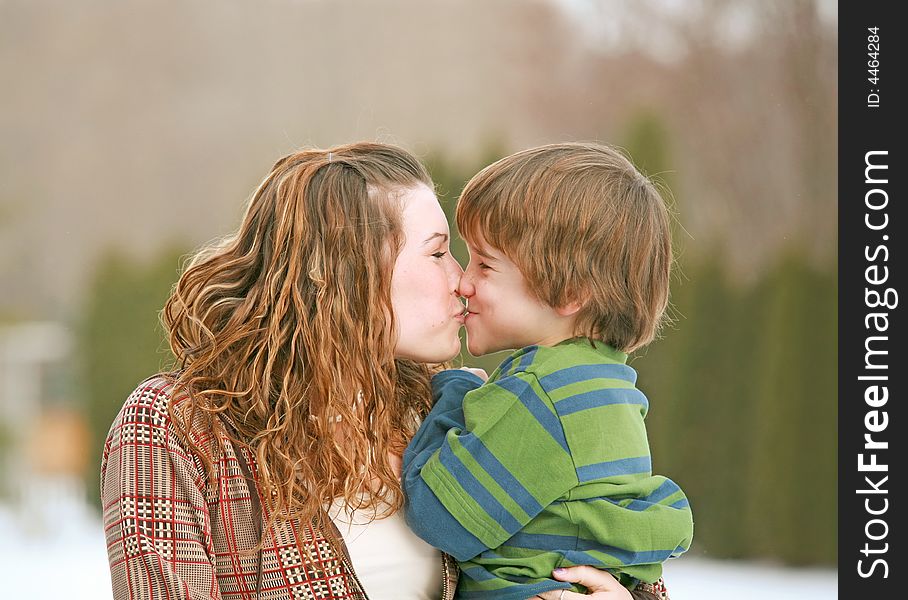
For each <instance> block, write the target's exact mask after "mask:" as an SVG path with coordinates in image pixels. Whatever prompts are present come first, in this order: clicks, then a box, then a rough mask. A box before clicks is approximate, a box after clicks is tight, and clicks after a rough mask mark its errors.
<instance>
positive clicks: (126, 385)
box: [77, 251, 181, 504]
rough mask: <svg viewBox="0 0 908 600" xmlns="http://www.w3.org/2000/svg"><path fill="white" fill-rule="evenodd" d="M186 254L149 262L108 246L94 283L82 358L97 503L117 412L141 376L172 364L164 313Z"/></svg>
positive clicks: (81, 338)
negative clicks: (161, 318)
mask: <svg viewBox="0 0 908 600" xmlns="http://www.w3.org/2000/svg"><path fill="white" fill-rule="evenodd" d="M180 255H181V253H179V252H176V251H166V252H163V253H162V254H160V255H158V257H157V258H156V259H154V260H153V261H152V262H151V263H147V264H145V263H138V262H136V261H134V260H130V259H128V258H126V257H125V256H124V255H122V254H120V253H118V252H116V251H108V252H107V253H106V254H105V255H104V256H103V257H102V258H101V259H100V261H99V263H98V267H97V269H96V271H95V275H94V277H93V279H92V281H91V283H90V284H89V286H88V291H87V301H86V304H85V311H84V313H83V315H84V316H83V321H82V323H81V327H80V329H79V334H78V339H77V360H78V361H79V362H80V366H81V373H82V382H83V385H82V387H81V392H82V393H83V394H84V402H85V408H86V416H87V418H88V425H89V430H90V432H91V439H92V444H91V448H92V451H93V455H92V456H91V459H90V463H89V464H90V466H91V469H90V472H89V473H88V474H87V477H88V482H87V489H88V490H89V498H90V499H91V500H92V501H93V502H95V503H96V504H97V503H99V501H100V499H99V489H98V485H99V479H98V478H99V476H100V461H101V452H102V450H103V444H104V439H105V437H106V436H107V432H108V429H109V428H110V425H111V423H112V422H113V419H114V417H115V416H116V414H117V412H118V411H119V409H120V407H121V406H122V404H123V402H124V401H125V400H126V397H127V396H128V395H129V393H130V392H132V390H133V389H134V388H135V387H136V385H137V384H138V383H139V382H140V381H142V380H143V379H144V378H146V377H148V376H150V375H153V374H155V373H157V372H158V371H161V370H162V369H165V368H168V367H169V366H170V361H171V360H172V356H171V354H170V351H169V350H168V345H167V342H166V340H165V336H164V331H163V328H162V326H161V323H160V321H159V317H158V315H159V313H160V311H161V309H162V308H163V307H164V303H165V302H166V301H167V298H168V296H169V294H170V289H171V287H172V286H173V284H174V283H175V282H176V280H177V277H178V271H179V257H180Z"/></svg>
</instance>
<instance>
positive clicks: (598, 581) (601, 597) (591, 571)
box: [535, 566, 633, 600]
mask: <svg viewBox="0 0 908 600" xmlns="http://www.w3.org/2000/svg"><path fill="white" fill-rule="evenodd" d="M553 575H554V576H555V579H557V580H559V581H570V582H571V583H579V584H580V585H582V586H585V587H586V589H588V590H589V591H590V593H589V594H578V593H577V592H570V591H566V590H553V591H551V592H545V593H544V594H539V595H538V596H535V598H542V599H543V600H583V598H589V599H590V600H632V599H633V596H631V593H630V592H629V591H627V588H626V587H624V586H623V585H621V584H620V583H618V580H617V579H615V578H614V577H612V575H611V573H608V572H607V571H600V570H599V569H596V568H594V567H590V566H580V567H568V568H567V569H555V571H554V572H553Z"/></svg>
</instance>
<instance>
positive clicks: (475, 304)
mask: <svg viewBox="0 0 908 600" xmlns="http://www.w3.org/2000/svg"><path fill="white" fill-rule="evenodd" d="M467 247H468V248H469V250H470V264H469V265H467V268H466V270H465V271H464V274H463V276H462V277H461V278H460V286H459V288H458V291H459V292H460V295H461V296H463V297H464V298H466V299H467V310H468V313H467V317H466V321H465V325H466V328H467V349H468V350H469V351H470V354H472V355H473V356H479V355H482V354H488V353H489V352H497V351H499V350H509V349H517V348H523V347H524V346H531V345H542V346H553V345H555V344H557V343H558V342H561V341H563V340H566V339H568V338H570V337H572V336H573V323H574V320H573V318H571V317H565V316H563V315H561V314H559V312H558V311H557V310H556V309H554V308H552V307H551V306H549V305H548V304H545V303H544V302H542V301H541V300H539V299H538V298H536V296H534V295H533V294H531V293H530V290H529V289H528V287H527V282H526V279H525V278H524V276H523V274H522V273H521V272H520V269H519V268H518V267H517V265H515V264H514V263H513V262H511V260H510V259H508V258H507V257H506V256H505V255H504V254H503V253H502V252H500V251H499V250H497V249H495V248H492V247H490V246H489V245H488V244H486V243H485V242H484V240H481V239H480V240H473V243H470V242H468V243H467Z"/></svg>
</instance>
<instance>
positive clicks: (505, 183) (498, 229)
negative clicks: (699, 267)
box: [457, 143, 672, 352]
mask: <svg viewBox="0 0 908 600" xmlns="http://www.w3.org/2000/svg"><path fill="white" fill-rule="evenodd" d="M457 227H458V229H459V230H460V233H461V235H462V236H463V237H464V239H466V240H467V241H484V242H485V243H486V244H488V245H490V246H492V247H494V248H496V249H498V250H499V251H501V252H502V253H504V254H505V255H506V256H507V257H508V258H509V259H510V260H511V261H513V262H514V263H515V264H516V265H517V266H518V268H519V269H520V270H521V272H522V273H523V276H524V277H525V278H526V280H527V283H528V287H529V289H530V290H531V292H532V293H533V294H535V295H536V296H537V297H538V298H539V299H540V300H541V301H543V302H545V303H546V304H548V305H550V306H555V307H558V306H565V305H567V304H569V303H570V302H575V301H576V302H580V303H582V305H583V308H581V310H580V312H579V313H578V319H577V328H578V329H577V333H578V334H583V335H586V336H588V337H591V338H594V339H599V340H602V341H604V342H606V343H608V344H609V345H611V346H613V347H615V348H617V349H619V350H622V351H624V352H631V351H633V350H635V349H637V348H640V347H641V346H644V345H646V344H648V343H649V342H650V341H652V340H653V338H654V337H655V336H656V333H657V331H658V329H659V325H660V323H661V321H662V318H663V315H664V314H665V309H666V307H667V305H668V287H669V275H670V271H671V263H672V251H671V231H670V228H669V216H668V210H667V209H666V206H665V203H664V202H663V200H662V197H661V196H660V195H659V192H658V191H657V189H656V187H655V186H654V185H653V183H652V182H651V181H650V180H649V179H647V178H646V177H645V176H644V175H643V174H641V173H640V172H639V171H638V170H637V169H636V168H635V167H634V165H633V164H631V162H630V161H629V160H628V159H627V158H626V157H625V156H624V155H622V154H621V153H620V152H619V151H617V150H616V149H614V148H611V147H609V146H604V145H602V144H595V143H563V144H550V145H546V146H540V147H538V148H532V149H529V150H523V151H521V152H517V153H516V154H512V155H510V156H507V157H505V158H503V159H501V160H499V161H498V162H495V163H493V164H491V165H489V166H488V167H486V168H485V169H483V170H482V171H480V172H479V173H478V174H476V175H475V176H474V177H473V178H472V179H471V180H470V181H469V182H468V183H467V185H466V187H465V188H464V190H463V192H462V193H461V196H460V200H459V202H458V204H457Z"/></svg>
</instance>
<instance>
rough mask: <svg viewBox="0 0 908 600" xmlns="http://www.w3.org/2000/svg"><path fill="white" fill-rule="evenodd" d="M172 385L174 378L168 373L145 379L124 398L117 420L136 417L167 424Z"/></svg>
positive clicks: (149, 421) (172, 390)
mask: <svg viewBox="0 0 908 600" xmlns="http://www.w3.org/2000/svg"><path fill="white" fill-rule="evenodd" d="M174 386H175V379H174V377H173V376H172V375H171V374H169V373H158V374H156V375H152V376H151V377H149V378H147V379H145V380H144V381H142V382H141V383H140V384H139V385H137V386H136V388H135V390H133V391H132V393H131V394H129V397H127V398H126V402H124V403H123V408H122V409H121V410H120V414H119V415H118V417H117V420H118V421H120V420H135V419H138V420H140V421H142V422H145V423H148V424H161V425H163V424H167V423H168V422H169V421H170V414H171V411H172V406H171V398H173V396H174ZM176 400H182V399H181V398H178V399H176ZM174 403H177V402H176V401H175V402H174Z"/></svg>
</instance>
